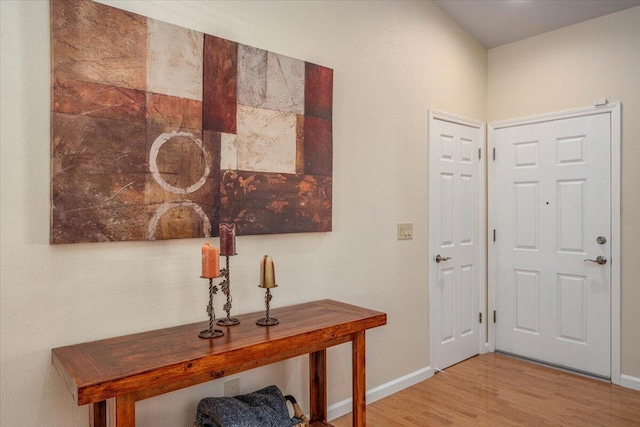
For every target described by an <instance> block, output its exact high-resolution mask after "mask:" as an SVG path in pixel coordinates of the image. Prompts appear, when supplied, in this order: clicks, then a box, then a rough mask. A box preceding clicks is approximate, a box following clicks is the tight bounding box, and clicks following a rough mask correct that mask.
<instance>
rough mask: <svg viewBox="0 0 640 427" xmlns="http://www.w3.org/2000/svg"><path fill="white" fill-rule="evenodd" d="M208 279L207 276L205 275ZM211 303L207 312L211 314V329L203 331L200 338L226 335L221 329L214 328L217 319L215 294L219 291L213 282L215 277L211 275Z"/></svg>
mask: <svg viewBox="0 0 640 427" xmlns="http://www.w3.org/2000/svg"><path fill="white" fill-rule="evenodd" d="M203 279H207V277H203ZM208 279H209V305H208V306H207V314H209V329H205V330H204V331H201V332H200V333H199V334H198V336H199V337H200V338H218V337H221V336H223V335H224V332H223V331H222V330H221V329H213V322H214V320H216V312H215V309H214V308H213V296H214V295H215V294H216V293H218V287H217V286H215V285H214V284H213V278H211V277H209V278H208Z"/></svg>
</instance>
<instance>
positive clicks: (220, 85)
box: [202, 34, 238, 133]
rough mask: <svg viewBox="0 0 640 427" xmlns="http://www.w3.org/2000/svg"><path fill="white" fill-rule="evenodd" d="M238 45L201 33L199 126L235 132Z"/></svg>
mask: <svg viewBox="0 0 640 427" xmlns="http://www.w3.org/2000/svg"><path fill="white" fill-rule="evenodd" d="M237 69H238V44H237V43H235V42H232V41H229V40H225V39H221V38H219V37H214V36H210V35H208V34H205V36H204V79H203V92H204V93H203V98H202V99H203V103H204V115H203V119H202V121H203V123H202V124H203V129H204V130H211V131H215V132H225V133H236V110H237V92H238V71H237Z"/></svg>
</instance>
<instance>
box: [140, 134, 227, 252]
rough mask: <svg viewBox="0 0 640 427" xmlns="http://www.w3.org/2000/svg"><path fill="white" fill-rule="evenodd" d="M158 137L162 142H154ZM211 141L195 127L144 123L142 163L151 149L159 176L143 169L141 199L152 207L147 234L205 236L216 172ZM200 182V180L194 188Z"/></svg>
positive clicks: (210, 219) (211, 212)
mask: <svg viewBox="0 0 640 427" xmlns="http://www.w3.org/2000/svg"><path fill="white" fill-rule="evenodd" d="M163 135H164V137H163ZM171 135H172V136H171ZM159 138H160V141H164V142H163V143H162V144H161V145H160V144H159V143H158V142H157V141H158V140H159ZM213 143H214V141H212V140H211V138H204V139H203V138H202V132H201V131H200V130H199V129H189V128H175V127H170V128H167V126H166V125H164V124H163V123H148V124H147V149H146V150H145V152H146V153H147V157H148V159H147V161H148V162H149V164H151V154H152V153H154V152H155V154H156V157H155V164H156V165H157V169H158V175H159V176H158V177H154V176H153V175H152V174H151V173H148V174H147V175H146V177H145V182H146V186H145V192H144V196H145V197H144V203H145V205H146V206H152V207H154V211H153V213H152V215H151V216H150V217H149V220H148V233H149V234H148V236H147V238H149V239H153V240H160V239H180V238H193V237H206V235H207V233H209V235H210V233H211V232H212V230H213V229H212V227H211V226H210V224H212V223H213V219H214V212H215V206H216V205H215V200H216V194H217V193H218V192H219V181H218V179H219V178H217V177H218V176H219V174H220V171H219V163H220V160H219V157H220V155H219V152H220V149H219V148H218V149H217V151H216V150H215V148H214V144H213ZM154 145H155V149H154V148H153V147H154ZM201 147H202V148H201ZM159 180H160V181H159ZM201 180H204V182H203V183H202V185H200V186H197V184H198V183H199V182H200V181H201ZM168 186H170V187H169V188H172V189H173V190H169V189H168ZM194 186H197V188H196V187H194ZM176 191H178V192H176ZM205 217H206V218H205ZM190 219H192V220H193V221H190ZM207 223H208V224H209V226H208V227H207V226H206V224H207Z"/></svg>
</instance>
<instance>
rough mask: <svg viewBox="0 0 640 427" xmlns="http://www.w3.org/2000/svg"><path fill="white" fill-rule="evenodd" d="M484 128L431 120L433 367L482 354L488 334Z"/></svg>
mask: <svg viewBox="0 0 640 427" xmlns="http://www.w3.org/2000/svg"><path fill="white" fill-rule="evenodd" d="M483 142H484V125H483V124H482V123H480V122H475V121H471V120H468V119H462V118H459V117H456V116H450V115H446V114H444V113H434V112H431V114H430V120H429V241H430V258H431V259H430V264H429V269H430V282H429V300H430V303H429V310H430V316H429V318H430V337H431V339H430V348H431V361H430V364H431V366H432V367H433V368H435V369H444V368H446V367H448V366H451V365H453V364H455V363H458V362H460V361H462V360H465V359H467V358H469V357H472V356H475V355H476V354H478V353H479V352H480V350H481V345H482V341H483V336H484V334H483V333H482V332H483V331H484V328H481V327H480V326H481V323H480V322H481V319H480V315H481V313H482V312H483V311H484V296H485V294H484V284H485V280H484V276H485V269H484V261H483V260H484V258H485V257H484V256H483V254H484V239H483V236H484V230H485V228H484V215H483V214H482V212H483V209H484V203H483V200H484V191H483V188H484V179H483V175H482V174H483V172H484V168H483V167H482V162H481V160H480V159H479V156H480V151H479V150H480V148H481V146H482V145H483Z"/></svg>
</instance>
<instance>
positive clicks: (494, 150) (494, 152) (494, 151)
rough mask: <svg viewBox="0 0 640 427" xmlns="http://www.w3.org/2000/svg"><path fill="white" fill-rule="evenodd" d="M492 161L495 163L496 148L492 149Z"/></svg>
mask: <svg viewBox="0 0 640 427" xmlns="http://www.w3.org/2000/svg"><path fill="white" fill-rule="evenodd" d="M493 161H494V162H495V161H496V147H493Z"/></svg>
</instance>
